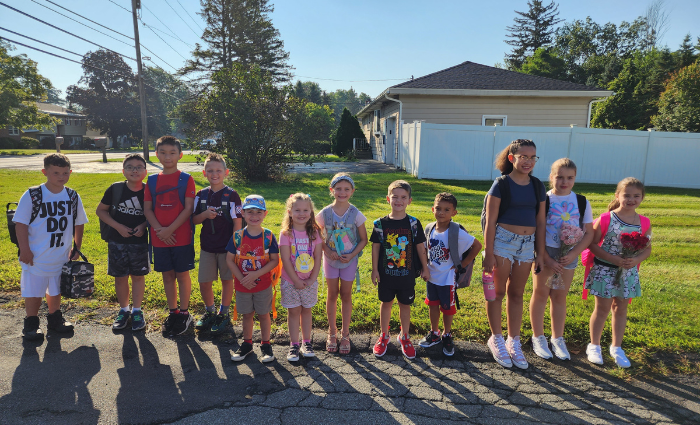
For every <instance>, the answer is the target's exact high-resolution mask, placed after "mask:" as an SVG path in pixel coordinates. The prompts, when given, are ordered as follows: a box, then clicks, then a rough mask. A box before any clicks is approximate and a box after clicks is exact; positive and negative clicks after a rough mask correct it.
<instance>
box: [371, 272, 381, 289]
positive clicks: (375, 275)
mask: <svg viewBox="0 0 700 425" xmlns="http://www.w3.org/2000/svg"><path fill="white" fill-rule="evenodd" d="M372 283H373V284H374V286H377V284H378V283H379V272H378V271H377V270H372Z"/></svg>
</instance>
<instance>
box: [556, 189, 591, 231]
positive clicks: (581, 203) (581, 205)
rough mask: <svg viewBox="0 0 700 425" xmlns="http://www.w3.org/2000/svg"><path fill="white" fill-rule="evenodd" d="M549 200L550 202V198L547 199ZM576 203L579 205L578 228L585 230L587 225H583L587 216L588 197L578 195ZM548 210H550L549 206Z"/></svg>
mask: <svg viewBox="0 0 700 425" xmlns="http://www.w3.org/2000/svg"><path fill="white" fill-rule="evenodd" d="M547 200H548V201H549V196H548V197H547ZM576 203H577V204H578V213H579V216H578V227H580V228H581V229H583V228H584V227H585V225H584V224H583V216H584V215H585V214H586V204H587V202H586V197H585V196H583V195H579V194H578V193H577V194H576ZM547 205H548V208H547V210H549V204H547Z"/></svg>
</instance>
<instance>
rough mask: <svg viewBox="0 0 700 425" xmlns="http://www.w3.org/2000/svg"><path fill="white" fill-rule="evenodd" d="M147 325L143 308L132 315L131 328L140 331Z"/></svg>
mask: <svg viewBox="0 0 700 425" xmlns="http://www.w3.org/2000/svg"><path fill="white" fill-rule="evenodd" d="M145 327H146V319H144V318H143V310H139V311H135V312H134V313H133V314H132V315H131V330H132V331H140V330H141V329H144V328H145Z"/></svg>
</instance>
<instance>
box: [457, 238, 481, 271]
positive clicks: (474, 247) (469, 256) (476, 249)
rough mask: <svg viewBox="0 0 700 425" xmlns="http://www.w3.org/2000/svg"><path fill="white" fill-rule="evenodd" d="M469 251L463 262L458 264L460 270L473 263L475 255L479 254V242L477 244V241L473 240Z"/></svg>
mask: <svg viewBox="0 0 700 425" xmlns="http://www.w3.org/2000/svg"><path fill="white" fill-rule="evenodd" d="M469 249H471V251H469V254H467V256H466V257H464V260H462V262H461V263H460V264H461V266H462V268H465V267H467V266H468V265H469V263H471V262H472V261H474V259H475V258H476V256H477V255H479V253H480V252H481V242H479V241H478V240H477V239H474V242H473V243H472V246H470V247H469Z"/></svg>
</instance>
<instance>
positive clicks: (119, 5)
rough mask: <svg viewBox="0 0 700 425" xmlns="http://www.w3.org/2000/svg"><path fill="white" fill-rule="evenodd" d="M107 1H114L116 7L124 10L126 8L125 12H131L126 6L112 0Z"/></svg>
mask: <svg viewBox="0 0 700 425" xmlns="http://www.w3.org/2000/svg"><path fill="white" fill-rule="evenodd" d="M107 1H109V2H110V3H114V4H116V5H117V6H118V7H121V8H122V9H124V10H126V11H127V12H129V13H131V11H130V10H129V9H127V8H126V7H124V6H122V5H121V4H119V3H117V2H115V1H114V0H107Z"/></svg>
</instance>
